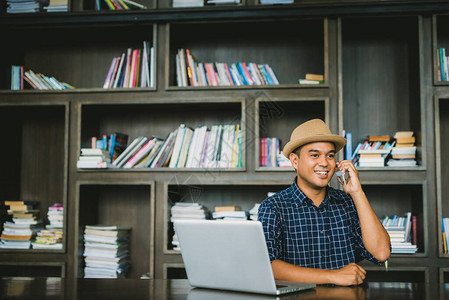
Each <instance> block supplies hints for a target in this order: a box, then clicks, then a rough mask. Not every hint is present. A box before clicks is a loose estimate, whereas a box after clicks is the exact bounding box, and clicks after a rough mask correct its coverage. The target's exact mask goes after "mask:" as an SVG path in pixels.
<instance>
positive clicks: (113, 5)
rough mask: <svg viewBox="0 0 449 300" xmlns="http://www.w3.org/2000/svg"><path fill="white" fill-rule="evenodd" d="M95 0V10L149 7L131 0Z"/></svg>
mask: <svg viewBox="0 0 449 300" xmlns="http://www.w3.org/2000/svg"><path fill="white" fill-rule="evenodd" d="M102 3H103V2H102V0H95V10H102V9H109V10H130V9H146V8H147V7H146V6H145V5H143V4H140V3H138V2H135V1H131V0H104V4H102Z"/></svg>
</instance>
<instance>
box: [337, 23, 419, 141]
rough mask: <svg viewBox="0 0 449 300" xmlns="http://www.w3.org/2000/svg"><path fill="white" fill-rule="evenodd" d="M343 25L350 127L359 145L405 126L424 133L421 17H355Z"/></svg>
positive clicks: (345, 104)
mask: <svg viewBox="0 0 449 300" xmlns="http://www.w3.org/2000/svg"><path fill="white" fill-rule="evenodd" d="M367 19H368V18H367ZM404 27H407V28H408V30H403V29H404ZM342 28H343V29H342V39H343V41H342V45H343V54H342V55H343V115H344V128H345V129H346V130H347V131H350V132H352V134H353V139H354V142H355V143H357V142H360V141H361V140H362V139H364V138H366V136H368V135H385V134H388V135H391V136H393V135H394V133H395V132H396V131H399V130H412V131H414V132H415V136H418V137H419V136H420V135H421V117H420V97H419V64H418V62H419V51H418V50H419V46H418V19H417V18H395V19H391V18H379V19H377V18H374V19H369V20H363V21H362V20H360V19H357V21H354V20H352V19H350V20H343V24H342ZM419 143H420V141H417V144H418V145H419Z"/></svg>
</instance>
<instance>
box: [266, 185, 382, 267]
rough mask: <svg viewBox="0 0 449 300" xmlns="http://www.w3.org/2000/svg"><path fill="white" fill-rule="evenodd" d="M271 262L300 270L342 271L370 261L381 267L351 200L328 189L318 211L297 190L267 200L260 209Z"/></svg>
mask: <svg viewBox="0 0 449 300" xmlns="http://www.w3.org/2000/svg"><path fill="white" fill-rule="evenodd" d="M258 219H259V221H260V222H262V226H263V229H264V233H265V240H266V242H267V247H268V253H269V256H270V260H271V261H274V260H276V259H280V260H282V261H285V262H288V263H290V264H294V265H297V266H302V267H308V268H319V269H339V268H342V267H344V266H346V265H348V264H349V263H352V262H359V261H361V260H363V259H367V260H369V261H371V262H373V263H376V264H381V262H380V261H378V260H377V259H376V258H374V257H373V256H372V255H371V253H369V252H368V251H367V250H366V249H365V247H364V246H363V241H362V233H361V229H360V221H359V218H358V214H357V210H356V208H355V205H354V202H353V201H352V198H351V196H349V195H348V194H346V193H345V192H343V191H340V190H336V189H333V188H331V187H328V188H327V194H326V197H325V198H324V200H323V202H322V203H321V204H320V206H319V207H316V206H315V205H314V204H313V202H312V200H311V199H309V198H308V197H307V196H306V195H305V194H304V193H303V192H302V191H301V190H300V189H299V187H298V186H297V184H296V178H295V181H294V182H293V184H292V186H291V187H289V188H287V189H285V190H283V191H281V192H279V193H276V194H275V195H273V196H271V197H269V198H267V199H265V200H264V201H263V202H262V203H261V205H260V207H259V216H258Z"/></svg>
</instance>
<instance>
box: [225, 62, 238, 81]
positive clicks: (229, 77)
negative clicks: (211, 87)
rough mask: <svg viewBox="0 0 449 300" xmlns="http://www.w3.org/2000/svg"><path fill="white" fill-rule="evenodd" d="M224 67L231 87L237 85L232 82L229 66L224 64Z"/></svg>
mask: <svg viewBox="0 0 449 300" xmlns="http://www.w3.org/2000/svg"><path fill="white" fill-rule="evenodd" d="M224 67H225V70H226V75H227V76H228V80H229V82H230V83H231V85H235V84H234V81H233V80H232V76H231V73H230V72H229V69H228V65H227V64H224Z"/></svg>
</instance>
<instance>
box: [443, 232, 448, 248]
mask: <svg viewBox="0 0 449 300" xmlns="http://www.w3.org/2000/svg"><path fill="white" fill-rule="evenodd" d="M443 253H447V242H446V233H444V232H443Z"/></svg>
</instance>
